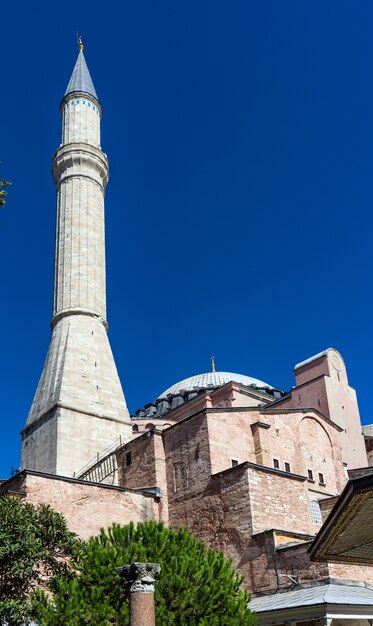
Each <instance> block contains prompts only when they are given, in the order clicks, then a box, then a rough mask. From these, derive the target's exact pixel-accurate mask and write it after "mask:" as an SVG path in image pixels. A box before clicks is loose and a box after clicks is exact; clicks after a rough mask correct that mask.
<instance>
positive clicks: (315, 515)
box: [310, 500, 322, 525]
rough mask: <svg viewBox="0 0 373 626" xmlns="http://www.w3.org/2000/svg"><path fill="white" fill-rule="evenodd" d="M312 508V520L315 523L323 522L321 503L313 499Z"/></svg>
mask: <svg viewBox="0 0 373 626" xmlns="http://www.w3.org/2000/svg"><path fill="white" fill-rule="evenodd" d="M310 509H311V519H312V522H313V523H314V524H319V525H321V524H322V517H321V511H320V505H319V503H318V502H317V500H311V502H310Z"/></svg>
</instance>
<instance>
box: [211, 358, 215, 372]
mask: <svg viewBox="0 0 373 626" xmlns="http://www.w3.org/2000/svg"><path fill="white" fill-rule="evenodd" d="M211 371H212V372H213V373H214V372H215V371H216V370H215V357H214V356H212V357H211Z"/></svg>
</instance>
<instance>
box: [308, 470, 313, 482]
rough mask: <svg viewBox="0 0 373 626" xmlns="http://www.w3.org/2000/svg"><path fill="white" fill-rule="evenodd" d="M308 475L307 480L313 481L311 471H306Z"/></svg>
mask: <svg viewBox="0 0 373 626" xmlns="http://www.w3.org/2000/svg"><path fill="white" fill-rule="evenodd" d="M307 473H308V480H313V471H312V470H310V469H309V470H307Z"/></svg>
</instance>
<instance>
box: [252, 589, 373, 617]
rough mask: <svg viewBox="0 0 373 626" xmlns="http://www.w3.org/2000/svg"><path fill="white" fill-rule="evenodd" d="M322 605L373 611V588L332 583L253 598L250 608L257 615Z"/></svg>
mask: <svg viewBox="0 0 373 626" xmlns="http://www.w3.org/2000/svg"><path fill="white" fill-rule="evenodd" d="M320 604H343V605H360V606H371V607H372V611H373V588H367V587H366V586H365V584H364V583H362V585H361V586H360V585H337V584H334V583H330V584H327V585H319V586H315V587H309V588H307V589H296V590H295V591H287V592H284V593H277V594H273V595H269V596H262V597H260V598H253V599H252V600H251V602H250V604H249V606H250V609H251V610H252V611H254V612H255V613H263V612H264V611H278V610H281V609H292V608H297V607H304V606H312V605H320Z"/></svg>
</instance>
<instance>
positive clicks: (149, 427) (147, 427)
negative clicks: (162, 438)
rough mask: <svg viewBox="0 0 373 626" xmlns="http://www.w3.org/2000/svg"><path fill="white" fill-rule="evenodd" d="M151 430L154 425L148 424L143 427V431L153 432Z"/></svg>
mask: <svg viewBox="0 0 373 626" xmlns="http://www.w3.org/2000/svg"><path fill="white" fill-rule="evenodd" d="M153 428H155V426H154V424H152V423H151V422H149V423H148V424H147V425H146V426H145V430H153Z"/></svg>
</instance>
